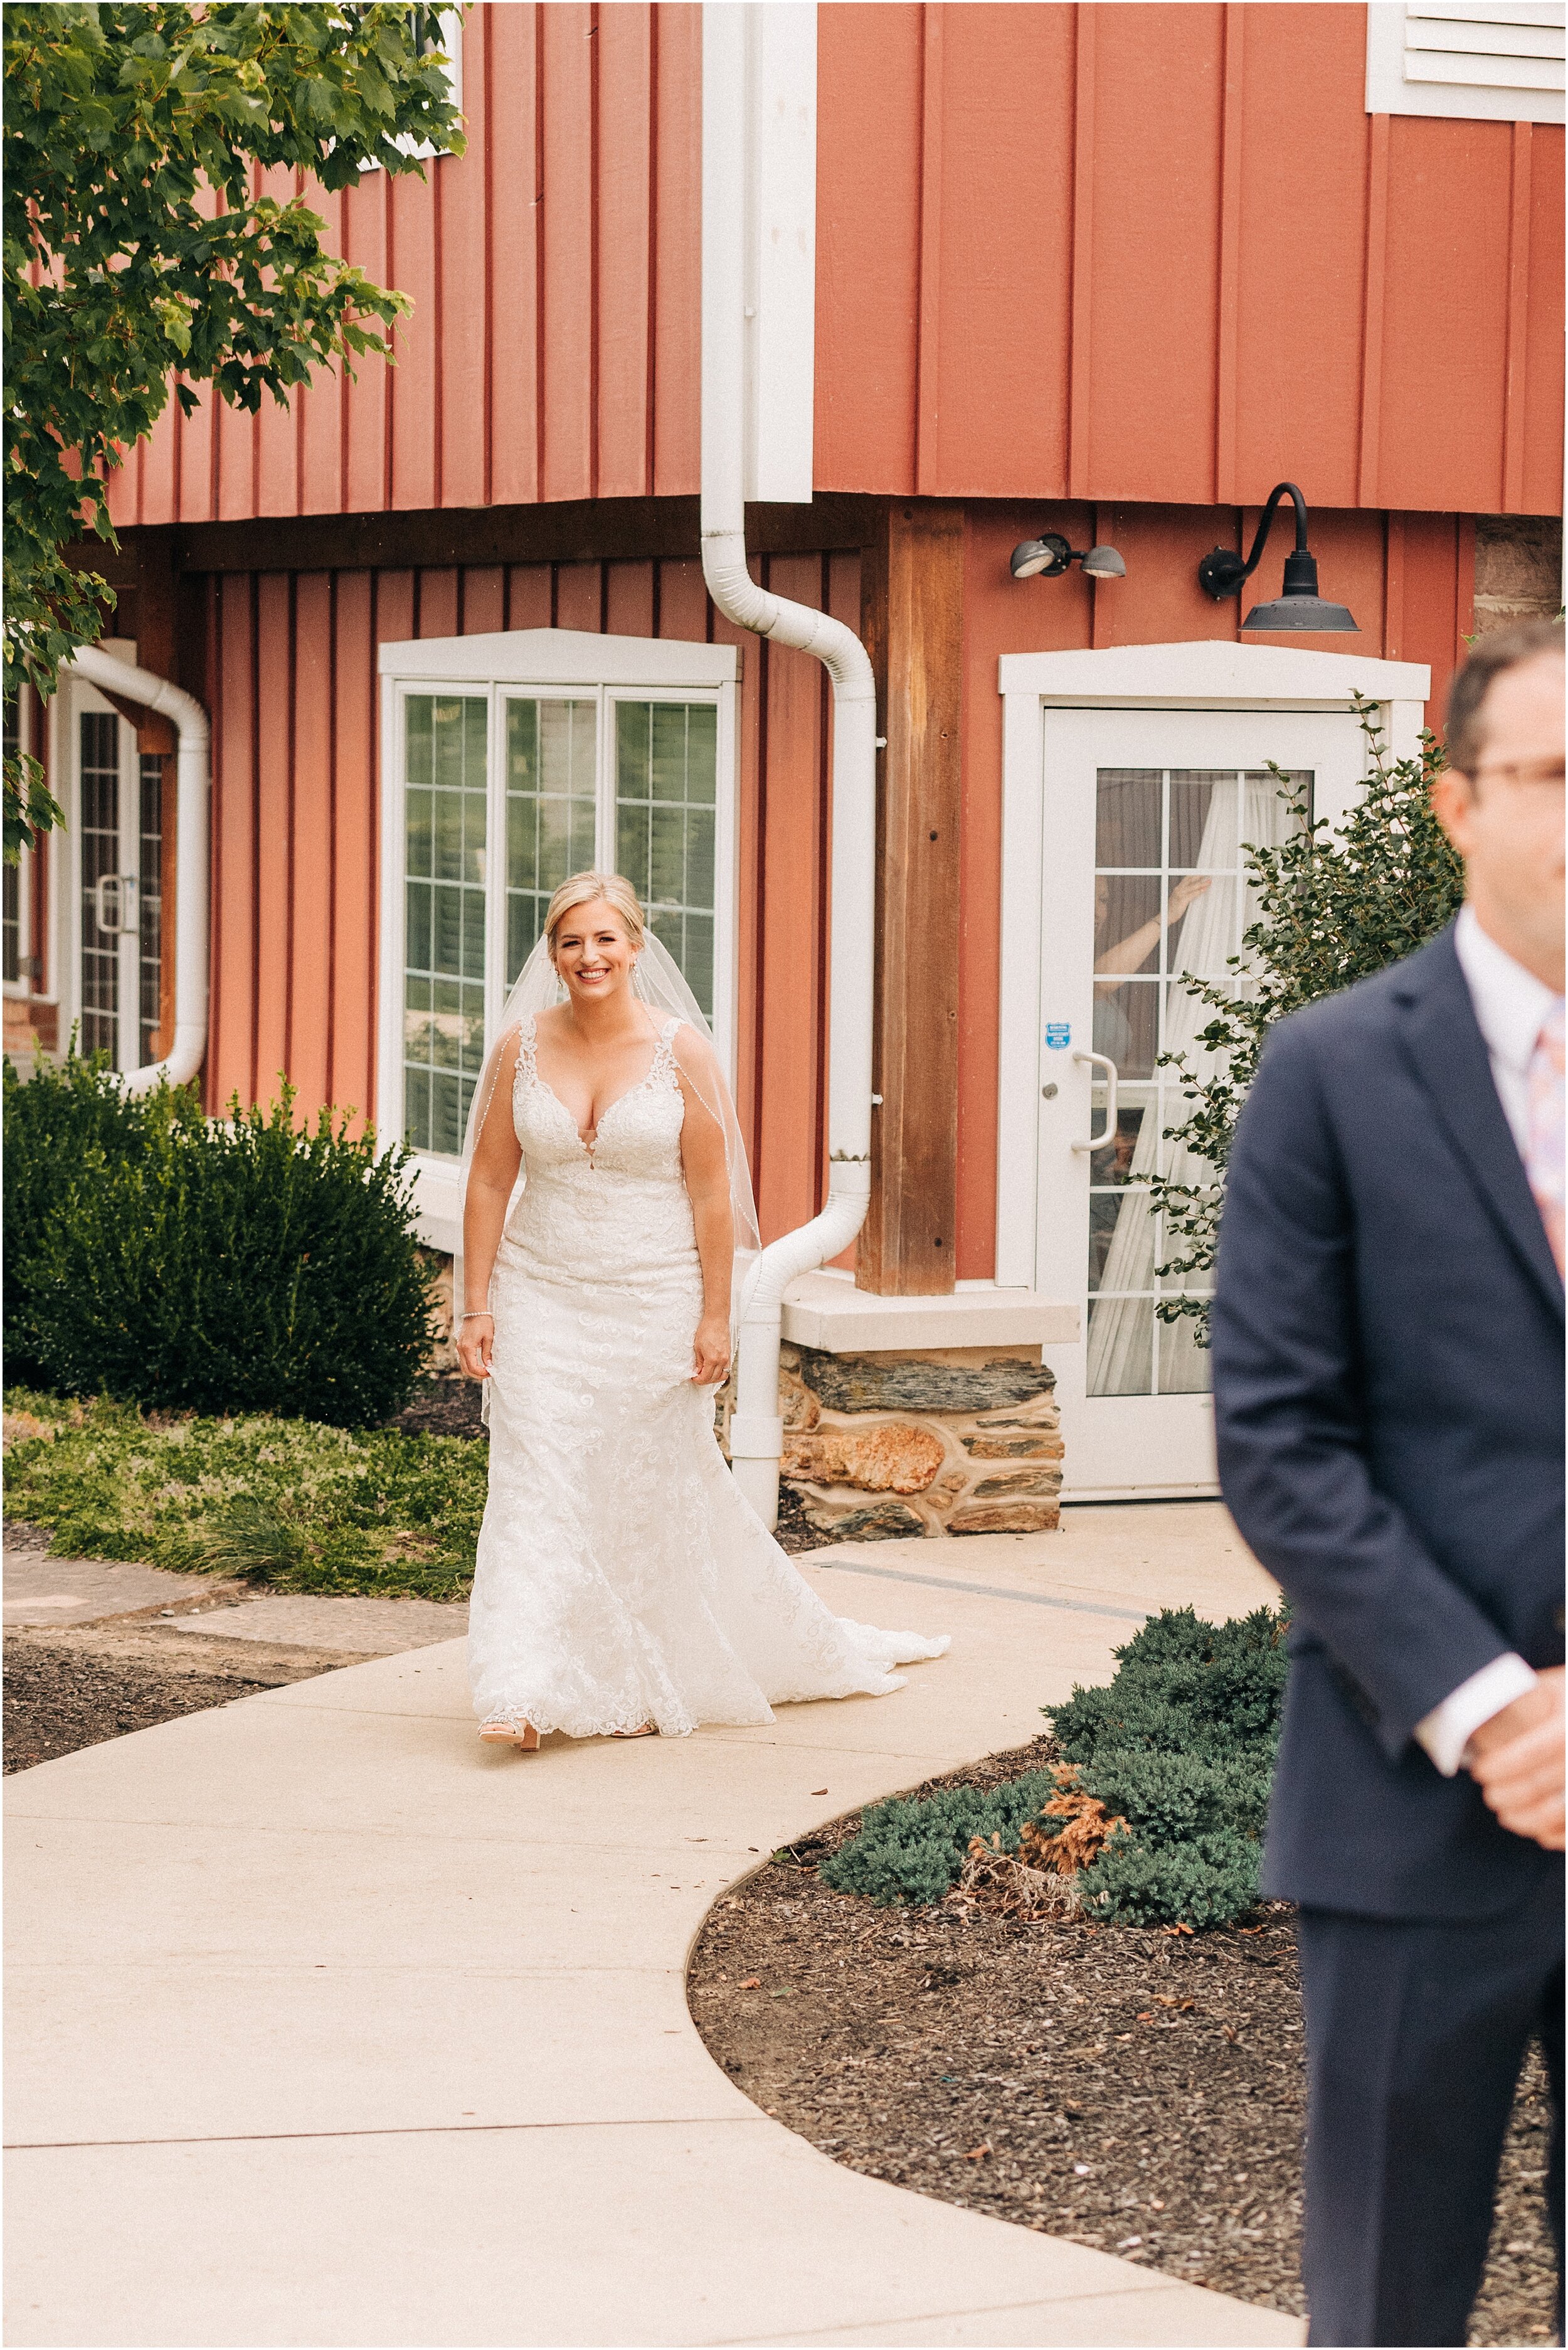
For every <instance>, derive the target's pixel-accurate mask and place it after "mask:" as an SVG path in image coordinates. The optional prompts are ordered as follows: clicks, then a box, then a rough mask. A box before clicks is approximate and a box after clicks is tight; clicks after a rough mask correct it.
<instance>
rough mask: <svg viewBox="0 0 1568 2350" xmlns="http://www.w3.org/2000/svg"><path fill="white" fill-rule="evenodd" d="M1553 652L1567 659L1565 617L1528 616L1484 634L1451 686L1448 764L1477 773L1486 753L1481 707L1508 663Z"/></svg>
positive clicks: (1512, 664) (1511, 666)
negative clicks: (1564, 649)
mask: <svg viewBox="0 0 1568 2350" xmlns="http://www.w3.org/2000/svg"><path fill="white" fill-rule="evenodd" d="M1547 657H1550V658H1551V659H1552V660H1562V659H1563V623H1562V621H1561V620H1524V621H1521V623H1520V625H1519V627H1517V628H1514V629H1493V631H1492V633H1491V634H1490V636H1488V637H1483V638H1482V639H1481V640H1480V644H1478V645H1477V646H1476V647H1475V649H1474V650H1473V651H1472V652H1471V654H1470V657H1469V660H1468V661H1466V663H1465V665H1464V667H1463V669H1461V670H1459V671H1457V672H1456V674H1455V677H1454V681H1453V683H1452V685H1450V686H1449V723H1448V727H1447V730H1446V736H1447V744H1448V754H1449V766H1450V767H1457V768H1458V769H1459V773H1460V775H1474V774H1475V771H1476V766H1477V764H1478V762H1479V760H1480V753H1481V712H1482V710H1483V709H1484V708H1485V706H1486V698H1487V695H1488V694H1489V693H1490V691H1491V689H1492V686H1493V684H1494V683H1495V681H1497V679H1499V678H1500V677H1501V675H1502V673H1503V671H1504V670H1505V669H1518V668H1519V667H1520V666H1521V663H1522V662H1524V661H1532V660H1542V659H1543V658H1547Z"/></svg>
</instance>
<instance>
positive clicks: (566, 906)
mask: <svg viewBox="0 0 1568 2350" xmlns="http://www.w3.org/2000/svg"><path fill="white" fill-rule="evenodd" d="M596 898H602V899H604V901H605V903H606V905H607V906H609V907H612V908H613V909H614V910H615V913H616V915H617V916H618V920H619V922H620V926H621V928H622V930H623V931H625V932H626V935H627V938H628V941H630V944H631V947H632V951H633V952H634V953H636V952H639V951H640V950H641V947H642V936H643V931H642V908H641V907H640V906H639V903H638V900H637V891H636V890H635V889H633V888H632V886H631V883H630V882H629V881H628V879H627V878H626V876H625V875H624V874H623V873H574V874H573V875H572V878H571V879H570V880H569V881H563V882H562V884H561V886H560V888H559V889H557V890H556V894H555V896H554V897H553V898H552V899H551V900H550V903H549V907H548V910H546V912H545V946H546V948H547V949H548V951H549V956H550V961H551V962H552V963H553V962H555V960H556V931H558V930H559V929H560V927H561V924H562V923H563V922H564V921H565V920H566V916H567V915H568V914H569V913H570V912H571V910H572V908H573V907H574V906H586V905H589V904H591V903H592V901H593V900H594V899H596Z"/></svg>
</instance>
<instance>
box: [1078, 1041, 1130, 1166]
mask: <svg viewBox="0 0 1568 2350" xmlns="http://www.w3.org/2000/svg"><path fill="white" fill-rule="evenodd" d="M1073 1058H1074V1059H1075V1061H1085V1062H1088V1061H1092V1062H1093V1063H1094V1065H1095V1066H1096V1068H1097V1069H1104V1071H1105V1073H1106V1123H1105V1126H1104V1127H1103V1128H1102V1129H1101V1131H1100V1132H1099V1133H1098V1134H1096V1133H1094V1132H1092V1131H1091V1133H1090V1135H1089V1139H1088V1140H1087V1141H1086V1142H1075V1144H1074V1145H1073V1148H1074V1149H1075V1150H1103V1149H1105V1147H1106V1143H1107V1142H1109V1141H1110V1140H1111V1139H1112V1137H1113V1136H1114V1135H1115V1133H1116V1087H1117V1086H1118V1085H1120V1083H1121V1071H1120V1070H1119V1069H1118V1068H1117V1067H1116V1063H1115V1062H1114V1061H1112V1060H1107V1058H1106V1055H1105V1054H1104V1053H1075V1054H1074V1055H1073ZM1089 1124H1090V1127H1091V1128H1093V1125H1094V1116H1093V1113H1092V1112H1091V1114H1090V1118H1089Z"/></svg>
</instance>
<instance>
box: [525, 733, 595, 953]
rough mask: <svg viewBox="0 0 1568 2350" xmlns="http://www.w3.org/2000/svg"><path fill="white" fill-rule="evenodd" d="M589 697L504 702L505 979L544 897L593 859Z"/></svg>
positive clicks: (541, 918) (531, 943)
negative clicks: (571, 700) (565, 700)
mask: <svg viewBox="0 0 1568 2350" xmlns="http://www.w3.org/2000/svg"><path fill="white" fill-rule="evenodd" d="M597 733H598V704H597V702H545V701H536V702H535V701H529V702H514V701H512V700H511V699H508V701H507V702H506V984H507V986H508V987H510V986H511V984H512V983H513V981H514V979H515V978H516V976H517V974H518V972H520V971H521V970H522V968H523V966H524V963H525V962H527V960H528V957H529V955H530V954H531V953H532V951H533V950H534V947H535V944H536V942H537V941H538V937H539V933H540V931H542V930H543V929H544V927H545V909H546V907H547V906H548V905H549V903H550V899H551V898H552V897H553V896H554V895H555V893H556V890H557V889H559V888H560V886H561V884H562V882H563V881H565V880H566V879H567V878H568V877H569V876H570V875H571V874H573V873H582V872H585V871H586V870H587V868H589V867H590V866H591V865H592V864H593V862H594V845H595V836H596V832H597V795H598V786H597V768H598V759H597Z"/></svg>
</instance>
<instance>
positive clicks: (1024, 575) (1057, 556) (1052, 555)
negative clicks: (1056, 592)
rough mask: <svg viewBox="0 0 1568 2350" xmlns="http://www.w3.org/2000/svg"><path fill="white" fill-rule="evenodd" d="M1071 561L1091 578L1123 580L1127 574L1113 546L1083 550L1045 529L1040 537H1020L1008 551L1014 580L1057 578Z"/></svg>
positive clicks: (1054, 532) (1054, 531)
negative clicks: (1019, 540) (1017, 542)
mask: <svg viewBox="0 0 1568 2350" xmlns="http://www.w3.org/2000/svg"><path fill="white" fill-rule="evenodd" d="M1074 563H1081V564H1082V565H1083V567H1084V570H1085V574H1086V575H1087V577H1089V578H1091V579H1125V578H1126V577H1127V565H1126V564H1125V563H1124V562H1123V561H1122V559H1121V556H1119V555H1118V554H1117V553H1116V548H1115V547H1114V546H1091V547H1089V548H1088V549H1087V550H1083V549H1080V548H1077V547H1075V546H1073V545H1072V544H1071V542H1070V541H1069V540H1067V539H1064V537H1063V536H1062V534H1061V532H1060V531H1056V530H1048V531H1047V532H1046V534H1045V536H1044V538H1026V539H1024V540H1023V541H1022V542H1021V544H1020V545H1019V546H1015V547H1014V548H1013V550H1012V564H1011V568H1012V576H1013V577H1014V578H1015V579H1060V577H1062V574H1063V573H1064V571H1065V570H1066V569H1067V567H1068V566H1069V565H1070V564H1074Z"/></svg>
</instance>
